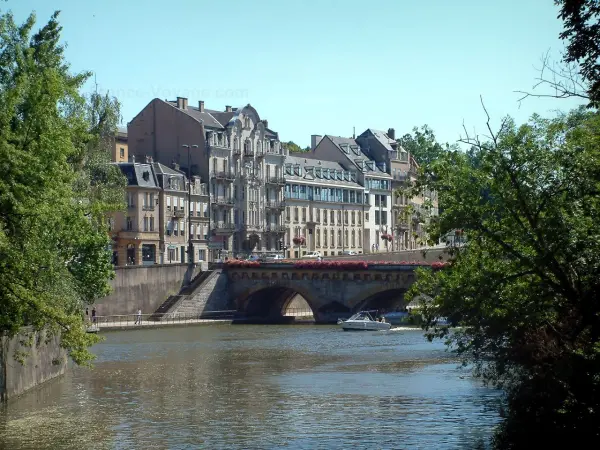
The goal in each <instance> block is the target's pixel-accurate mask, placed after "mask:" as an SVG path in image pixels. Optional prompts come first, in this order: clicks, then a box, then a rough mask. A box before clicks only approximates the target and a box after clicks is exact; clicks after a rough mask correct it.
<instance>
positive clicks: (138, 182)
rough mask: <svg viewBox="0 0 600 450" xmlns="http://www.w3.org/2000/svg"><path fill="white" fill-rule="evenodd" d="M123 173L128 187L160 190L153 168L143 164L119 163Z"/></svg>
mask: <svg viewBox="0 0 600 450" xmlns="http://www.w3.org/2000/svg"><path fill="white" fill-rule="evenodd" d="M117 166H118V167H119V169H120V170H121V172H122V173H123V174H124V175H125V176H126V177H127V185H128V186H139V187H146V188H158V183H157V180H156V177H155V176H154V172H153V171H152V166H151V165H150V164H142V163H133V162H131V163H129V162H127V163H117Z"/></svg>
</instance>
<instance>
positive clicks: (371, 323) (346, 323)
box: [338, 311, 392, 331]
mask: <svg viewBox="0 0 600 450" xmlns="http://www.w3.org/2000/svg"><path fill="white" fill-rule="evenodd" d="M338 325H340V326H341V327H342V329H343V330H344V331H380V330H389V329H390V328H391V326H392V325H391V324H390V323H387V322H379V321H377V320H375V319H373V316H372V315H371V313H370V312H369V311H361V312H358V313H356V314H354V315H353V316H352V317H350V318H349V319H348V320H342V319H339V320H338Z"/></svg>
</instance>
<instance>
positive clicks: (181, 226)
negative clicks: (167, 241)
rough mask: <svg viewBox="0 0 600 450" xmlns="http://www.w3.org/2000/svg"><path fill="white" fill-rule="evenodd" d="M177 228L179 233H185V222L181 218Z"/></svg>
mask: <svg viewBox="0 0 600 450" xmlns="http://www.w3.org/2000/svg"><path fill="white" fill-rule="evenodd" d="M179 230H180V231H181V235H182V236H184V235H185V222H184V221H183V220H181V221H179Z"/></svg>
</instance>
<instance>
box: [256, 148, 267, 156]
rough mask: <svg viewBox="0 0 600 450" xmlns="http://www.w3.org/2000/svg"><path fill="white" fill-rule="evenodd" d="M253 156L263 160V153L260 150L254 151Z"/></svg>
mask: <svg viewBox="0 0 600 450" xmlns="http://www.w3.org/2000/svg"><path fill="white" fill-rule="evenodd" d="M254 154H255V155H256V157H257V158H264V156H265V151H264V150H263V149H262V148H260V149H256V152H255V153H254Z"/></svg>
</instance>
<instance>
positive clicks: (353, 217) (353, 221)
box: [352, 211, 356, 225]
mask: <svg viewBox="0 0 600 450" xmlns="http://www.w3.org/2000/svg"><path fill="white" fill-rule="evenodd" d="M355 219H356V211H352V225H355V224H356V220H355Z"/></svg>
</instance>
